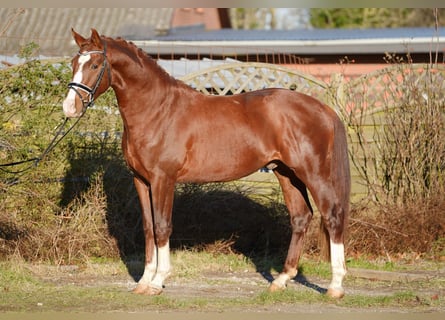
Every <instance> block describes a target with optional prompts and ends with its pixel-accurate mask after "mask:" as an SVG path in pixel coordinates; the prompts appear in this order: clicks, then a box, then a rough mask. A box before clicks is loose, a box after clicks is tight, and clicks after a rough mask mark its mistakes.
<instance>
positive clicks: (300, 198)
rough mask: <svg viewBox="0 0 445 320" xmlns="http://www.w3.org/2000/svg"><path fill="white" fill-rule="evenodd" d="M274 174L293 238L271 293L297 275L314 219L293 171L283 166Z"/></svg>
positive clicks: (271, 287) (306, 198) (271, 286)
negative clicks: (305, 237) (281, 193)
mask: <svg viewBox="0 0 445 320" xmlns="http://www.w3.org/2000/svg"><path fill="white" fill-rule="evenodd" d="M274 173H275V175H276V176H277V178H278V181H279V182H280V185H281V189H282V191H283V196H284V201H285V202H286V206H287V208H288V210H289V215H290V222H291V226H292V238H291V241H290V245H289V250H288V253H287V258H286V261H285V263H284V268H283V271H282V272H281V273H280V274H279V275H278V277H277V278H276V279H275V280H274V281H273V282H272V284H271V285H270V287H269V290H270V291H277V290H282V289H284V288H285V287H286V283H287V282H288V281H289V280H290V279H292V278H294V277H295V276H296V275H297V272H298V262H299V260H300V256H301V252H302V250H303V239H304V235H305V234H306V231H307V228H308V226H309V222H310V221H311V219H312V208H311V205H310V203H309V199H308V195H307V190H306V186H305V185H304V184H303V182H301V181H300V180H299V179H298V178H297V177H296V176H295V174H294V173H293V172H292V171H291V170H289V169H288V168H285V167H283V166H280V167H279V168H277V169H276V170H274Z"/></svg>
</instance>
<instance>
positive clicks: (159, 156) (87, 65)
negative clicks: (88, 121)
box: [63, 29, 350, 297]
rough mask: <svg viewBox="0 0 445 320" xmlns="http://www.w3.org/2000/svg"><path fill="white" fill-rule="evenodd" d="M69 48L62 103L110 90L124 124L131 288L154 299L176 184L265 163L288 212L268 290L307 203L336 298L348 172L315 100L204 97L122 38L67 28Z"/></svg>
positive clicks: (165, 263)
mask: <svg viewBox="0 0 445 320" xmlns="http://www.w3.org/2000/svg"><path fill="white" fill-rule="evenodd" d="M72 35H73V37H74V40H75V42H76V43H77V45H78V46H79V48H80V49H79V52H78V54H76V56H75V57H74V58H73V60H72V67H73V80H72V82H71V83H70V84H69V85H68V87H69V91H68V95H67V97H66V99H65V100H64V102H63V111H64V113H65V115H66V116H67V117H79V116H81V115H82V114H83V113H84V112H85V111H86V109H87V107H88V106H90V105H91V104H92V103H93V101H94V99H95V98H97V97H98V96H99V95H101V94H102V93H103V92H105V91H106V90H107V89H108V88H109V87H111V88H113V90H114V92H115V94H116V98H117V101H118V105H119V111H120V114H121V116H122V120H123V124H124V133H123V137H122V149H123V152H124V156H125V159H126V161H127V164H128V166H129V168H130V169H131V170H132V171H133V173H134V183H135V186H136V190H137V192H138V195H139V199H140V204H141V208H142V218H143V219H142V220H143V229H144V235H145V269H144V273H143V275H142V277H141V279H140V281H139V282H138V284H137V287H136V288H135V289H134V292H136V293H141V294H148V295H156V294H160V293H161V292H162V289H163V284H164V280H165V279H166V278H167V276H168V275H169V273H170V257H169V255H170V253H169V251H170V249H169V237H170V234H171V232H172V205H173V194H174V188H175V184H176V183H177V182H196V183H205V182H214V181H229V180H234V179H238V178H241V177H244V176H246V175H249V174H251V173H253V172H255V171H256V170H258V169H259V168H261V167H264V166H267V167H268V168H270V169H272V170H273V172H274V173H275V175H276V177H277V178H278V181H279V183H280V185H281V188H282V192H283V194H284V200H285V203H286V205H287V208H288V210H289V214H290V224H291V227H292V237H291V242H290V246H289V250H288V254H287V258H286V261H285V264H284V268H283V271H282V272H281V273H280V274H279V275H278V276H277V278H276V279H275V280H274V281H273V282H272V283H271V285H270V290H272V291H274V290H279V289H284V288H285V287H286V283H287V281H288V280H289V279H291V278H293V277H295V276H296V275H297V268H298V262H299V259H300V255H301V252H302V248H303V238H304V235H305V233H306V230H307V228H308V225H309V222H310V221H311V218H312V207H311V204H310V203H309V199H308V191H307V190H309V192H310V193H311V195H312V198H313V201H314V202H315V204H316V205H317V207H318V209H319V211H320V213H321V217H322V222H323V225H324V231H325V233H326V235H327V237H326V242H327V244H328V245H329V247H330V257H331V267H332V282H331V283H330V285H329V288H328V290H327V294H328V295H329V296H332V297H342V296H343V295H344V290H343V287H342V281H343V277H344V276H345V274H346V267H345V258H344V245H343V243H344V229H345V225H346V221H347V217H348V212H349V193H350V172H349V161H348V152H347V143H346V134H345V128H344V126H343V124H342V122H341V120H340V119H339V117H338V116H337V114H336V113H335V112H334V111H333V110H332V109H331V108H330V107H328V106H326V105H325V104H323V103H321V102H320V101H318V100H316V99H314V98H312V97H310V96H308V95H305V94H302V93H298V92H294V91H291V90H287V89H277V88H275V89H264V90H259V91H252V92H248V93H243V94H238V95H232V96H212V95H204V94H202V93H200V92H197V91H196V90H194V89H192V88H191V87H189V86H187V85H186V84H184V83H183V82H181V81H178V80H176V79H174V78H173V77H171V76H170V75H169V74H168V73H166V72H165V71H164V70H163V69H162V68H161V67H159V66H158V64H157V63H156V61H155V60H153V59H152V58H150V57H149V56H148V55H147V54H146V53H144V52H143V51H142V50H141V49H138V48H137V47H136V46H135V45H134V44H132V43H131V42H127V41H125V40H123V39H120V38H118V39H112V38H109V37H105V36H100V35H99V34H98V32H97V31H96V30H94V29H92V30H91V36H90V38H84V37H82V36H81V35H79V34H78V33H76V32H75V31H74V30H72Z"/></svg>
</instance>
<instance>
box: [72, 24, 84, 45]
mask: <svg viewBox="0 0 445 320" xmlns="http://www.w3.org/2000/svg"><path fill="white" fill-rule="evenodd" d="M71 34H72V35H73V38H74V41H75V42H76V43H77V45H78V46H79V48H80V47H81V46H82V44H83V43H85V42H86V41H87V40H86V39H85V38H84V37H82V36H81V35H80V34H78V33H77V32H76V31H74V28H71Z"/></svg>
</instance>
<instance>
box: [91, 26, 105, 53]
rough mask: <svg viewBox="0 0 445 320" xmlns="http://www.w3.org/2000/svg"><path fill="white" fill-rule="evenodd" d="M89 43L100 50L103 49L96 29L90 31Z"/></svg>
mask: <svg viewBox="0 0 445 320" xmlns="http://www.w3.org/2000/svg"><path fill="white" fill-rule="evenodd" d="M91 42H92V43H93V44H94V45H95V46H96V47H97V48H98V49H99V50H100V49H103V44H102V40H101V39H100V35H99V33H98V32H97V30H96V29H94V28H92V29H91Z"/></svg>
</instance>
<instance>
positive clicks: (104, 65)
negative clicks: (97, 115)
mask: <svg viewBox="0 0 445 320" xmlns="http://www.w3.org/2000/svg"><path fill="white" fill-rule="evenodd" d="M94 53H99V54H102V55H103V57H104V61H103V62H102V68H101V70H100V72H99V75H98V76H97V79H96V83H95V84H94V86H93V87H92V88H90V87H88V86H87V85H85V84H83V83H79V82H70V83H68V88H69V89H72V90H74V92H75V93H76V94H77V95H78V96H79V98H80V101H82V105H83V110H82V114H83V113H84V112H85V110H86V109H87V108H89V107H91V106H92V105H93V104H94V95H95V93H96V91H97V88H99V85H100V83H101V81H102V78H103V77H104V73H105V69H107V70H108V82H109V85H111V70H110V64H109V63H108V61H107V43H106V42H104V50H103V51H100V50H92V51H85V52H80V51H79V52H78V53H77V54H78V55H79V56H86V55H89V54H94ZM107 67H108V68H107ZM79 90H82V91H84V92H86V93H88V96H87V99H86V100H85V99H84V98H83V97H82V95H81V94H80V92H79Z"/></svg>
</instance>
